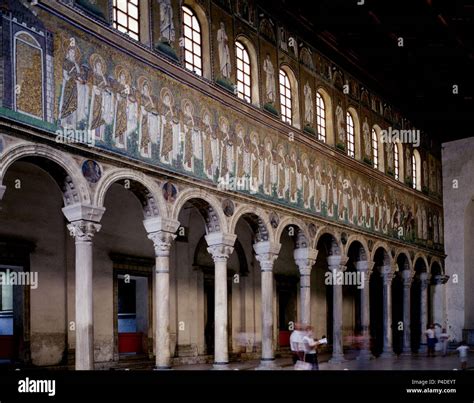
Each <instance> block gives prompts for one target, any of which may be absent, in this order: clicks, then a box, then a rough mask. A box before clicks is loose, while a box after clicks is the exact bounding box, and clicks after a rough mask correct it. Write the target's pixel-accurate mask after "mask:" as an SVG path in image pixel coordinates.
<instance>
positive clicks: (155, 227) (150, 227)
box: [143, 217, 181, 234]
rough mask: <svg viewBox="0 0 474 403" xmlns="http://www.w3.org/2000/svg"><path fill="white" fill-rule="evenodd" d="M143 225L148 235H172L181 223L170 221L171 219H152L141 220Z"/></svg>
mask: <svg viewBox="0 0 474 403" xmlns="http://www.w3.org/2000/svg"><path fill="white" fill-rule="evenodd" d="M143 225H144V226H145V229H146V232H147V233H149V234H150V233H153V232H160V231H161V232H169V233H171V234H174V233H175V232H176V231H177V230H178V228H179V226H180V225H181V223H180V222H179V221H176V220H172V219H171V218H165V217H153V218H147V219H146V220H143Z"/></svg>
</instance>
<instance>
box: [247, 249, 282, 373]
mask: <svg viewBox="0 0 474 403" xmlns="http://www.w3.org/2000/svg"><path fill="white" fill-rule="evenodd" d="M253 248H254V250H255V254H256V259H257V260H258V261H259V263H260V270H261V275H262V301H261V306H262V357H261V360H260V366H259V367H258V369H274V368H276V365H275V347H274V339H273V330H274V329H273V326H274V324H273V311H274V304H273V294H274V290H273V263H274V262H275V260H276V258H277V257H278V253H279V252H280V248H281V245H280V244H279V243H272V242H269V241H263V242H257V243H255V244H254V246H253Z"/></svg>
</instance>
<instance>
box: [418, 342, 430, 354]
mask: <svg viewBox="0 0 474 403" xmlns="http://www.w3.org/2000/svg"><path fill="white" fill-rule="evenodd" d="M427 352H428V345H427V344H420V347H419V348H418V353H427Z"/></svg>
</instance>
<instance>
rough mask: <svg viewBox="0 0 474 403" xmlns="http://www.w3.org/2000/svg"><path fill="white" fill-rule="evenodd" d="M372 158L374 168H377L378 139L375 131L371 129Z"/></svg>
mask: <svg viewBox="0 0 474 403" xmlns="http://www.w3.org/2000/svg"><path fill="white" fill-rule="evenodd" d="M372 157H373V163H374V168H375V169H378V168H379V139H378V136H377V132H376V131H375V129H372Z"/></svg>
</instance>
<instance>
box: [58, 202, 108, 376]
mask: <svg viewBox="0 0 474 403" xmlns="http://www.w3.org/2000/svg"><path fill="white" fill-rule="evenodd" d="M62 210H63V213H64V215H65V216H66V218H67V219H68V221H69V224H68V226H67V228H68V230H69V233H70V234H71V236H73V237H74V239H75V248H76V260H75V270H76V277H75V294H76V303H75V308H76V312H75V317H76V320H75V329H76V351H75V361H76V362H75V368H76V370H93V369H94V294H93V288H94V287H93V281H92V278H93V254H92V252H93V248H92V239H93V237H94V235H95V234H96V233H97V232H98V231H99V230H100V228H101V226H100V224H99V222H100V220H101V218H102V215H103V213H104V211H105V209H104V208H99V207H94V206H88V205H82V204H75V205H72V206H67V207H64V208H63V209H62Z"/></svg>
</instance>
